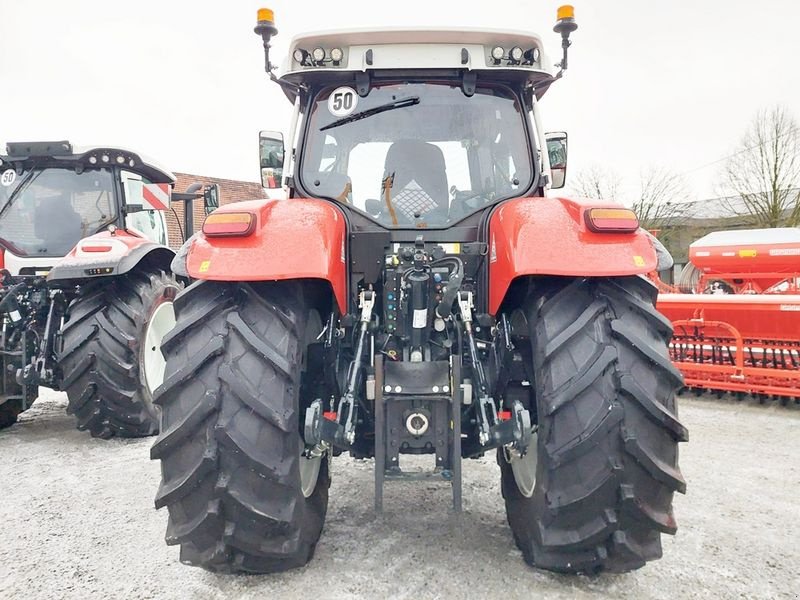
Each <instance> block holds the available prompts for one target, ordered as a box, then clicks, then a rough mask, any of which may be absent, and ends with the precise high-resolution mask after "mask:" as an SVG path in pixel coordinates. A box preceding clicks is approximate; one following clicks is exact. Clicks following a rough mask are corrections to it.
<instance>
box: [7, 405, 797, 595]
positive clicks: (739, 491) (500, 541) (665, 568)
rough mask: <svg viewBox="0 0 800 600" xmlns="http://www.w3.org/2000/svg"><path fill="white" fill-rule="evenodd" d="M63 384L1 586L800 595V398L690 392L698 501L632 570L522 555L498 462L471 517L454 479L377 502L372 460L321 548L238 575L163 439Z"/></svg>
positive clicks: (16, 452) (337, 509)
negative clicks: (179, 478) (764, 400)
mask: <svg viewBox="0 0 800 600" xmlns="http://www.w3.org/2000/svg"><path fill="white" fill-rule="evenodd" d="M65 406H66V400H65V398H64V397H63V395H62V394H58V393H55V392H48V393H46V394H45V395H43V396H42V397H41V398H40V399H39V400H38V401H37V403H36V404H35V405H34V407H33V408H32V409H31V410H30V411H28V412H27V413H25V414H24V415H23V418H22V419H21V421H20V423H18V424H17V425H15V426H13V427H11V428H9V429H7V430H4V431H2V432H0V482H2V483H0V490H2V491H0V522H2V527H0V565H2V567H0V597H1V598H55V597H57V598H87V597H104V598H116V597H123V596H124V597H126V598H159V599H161V598H225V597H235V598H264V597H272V596H277V597H285V598H337V599H338V598H373V597H394V598H415V599H416V598H467V597H471V598H485V597H492V598H494V597H501V596H502V597H504V598H530V597H534V596H539V597H542V596H544V597H547V598H588V597H592V598H595V597H613V598H637V599H638V598H669V599H673V598H687V597H693V598H734V597H736V598H754V597H764V598H798V597H800V596H799V594H800V573H799V572H798V569H797V565H798V564H800V409H799V408H798V407H789V408H781V407H778V406H769V407H767V406H758V405H755V404H748V403H744V404H737V403H735V402H734V401H732V400H731V401H726V400H722V401H719V400H712V399H706V398H703V399H699V400H696V399H694V398H686V399H685V400H684V401H683V404H682V405H681V418H682V420H683V422H684V423H686V425H687V426H688V427H689V430H690V434H691V442H690V443H689V444H685V445H683V446H682V455H681V467H682V469H683V473H684V476H685V478H686V480H687V482H688V486H689V492H688V495H687V496H680V495H678V496H677V497H676V501H675V512H676V516H677V519H678V523H679V530H678V535H677V536H676V537H674V538H673V537H670V536H665V537H664V558H663V559H661V560H660V561H656V562H654V563H650V564H649V565H648V566H647V567H645V568H643V569H640V570H639V571H636V572H634V573H630V574H626V575H603V576H599V577H593V578H590V577H569V576H561V575H555V574H551V573H547V572H544V571H538V570H536V569H532V568H530V567H528V566H527V565H525V564H524V563H523V562H522V557H521V554H520V553H519V552H518V551H517V550H516V548H515V546H514V543H513V540H512V539H511V534H510V531H509V529H508V526H507V525H506V522H505V513H504V509H503V502H502V498H501V496H500V490H499V472H498V469H497V466H496V465H495V464H494V460H493V458H484V459H481V460H478V461H466V462H465V464H464V479H465V481H464V502H465V512H464V514H463V515H462V516H461V518H460V519H457V518H456V517H454V516H453V515H450V514H448V511H447V508H448V506H449V504H448V503H449V500H450V495H449V487H447V486H444V485H441V484H428V483H422V484H420V483H415V484H414V483H408V484H407V483H394V482H393V483H390V484H389V487H388V489H387V490H386V500H385V508H386V514H385V516H384V517H383V518H376V517H375V515H374V513H373V510H372V501H373V492H372V463H371V462H368V461H364V462H355V461H352V460H351V459H349V458H345V457H341V458H339V459H337V460H336V461H334V481H333V485H332V487H331V501H330V505H329V510H328V519H327V522H326V525H325V531H324V532H323V535H322V539H321V541H320V543H319V545H318V547H317V555H316V558H315V559H314V560H313V561H312V562H311V564H310V565H309V566H307V567H305V568H303V569H300V570H296V571H293V572H290V573H286V574H280V575H275V576H247V577H244V576H222V575H214V574H211V573H207V572H205V571H202V570H201V569H196V568H190V567H186V566H183V565H181V564H180V563H179V562H178V550H177V548H175V547H167V546H166V545H165V544H164V542H163V537H164V531H165V527H166V519H167V515H166V512H164V511H160V512H156V511H155V510H154V509H153V496H154V494H155V491H156V488H157V487H158V481H159V471H158V469H159V466H158V463H157V462H154V461H150V460H149V449H150V444H151V443H152V439H143V440H112V441H102V440H93V439H91V438H90V437H89V436H88V435H87V434H84V433H80V432H78V431H76V430H75V429H74V426H73V421H72V417H69V416H67V415H66V414H65V412H64V408H65Z"/></svg>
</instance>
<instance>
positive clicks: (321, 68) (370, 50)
mask: <svg viewBox="0 0 800 600" xmlns="http://www.w3.org/2000/svg"><path fill="white" fill-rule="evenodd" d="M497 47H499V48H502V49H503V51H504V52H503V53H504V58H503V59H502V60H499V61H498V60H496V59H494V58H493V57H492V50H493V49H494V48H497ZM515 47H519V48H521V49H522V50H523V52H524V53H525V58H523V59H522V60H520V61H514V60H511V59H510V57H509V51H510V50H511V49H512V48H515ZM317 48H321V49H322V50H324V52H325V59H324V60H323V61H321V62H320V61H316V60H314V58H313V51H314V50H315V49H317ZM334 48H338V49H339V50H340V51H341V52H342V58H341V60H340V61H336V62H334V61H333V60H332V58H331V50H333V49H334ZM297 50H300V51H301V52H300V53H298V54H303V57H304V58H303V61H302V62H301V61H298V60H297V58H298V57H297V56H295V54H296V51H297ZM387 69H388V70H391V69H403V70H408V69H461V70H467V71H476V70H477V71H486V72H493V73H497V74H498V75H499V74H500V73H502V72H505V73H507V74H510V73H513V74H514V75H515V77H517V78H518V77H519V76H523V77H525V76H527V77H526V78H528V79H530V80H539V79H546V78H552V77H553V75H554V68H553V65H552V63H551V62H550V60H549V58H548V57H547V55H546V54H545V52H544V44H543V43H542V39H541V38H540V37H539V36H538V35H536V34H533V33H530V32H525V31H515V30H499V29H498V30H495V29H456V28H425V27H416V28H409V27H400V28H394V27H392V28H381V29H347V30H335V31H323V32H316V33H304V34H301V35H297V36H295V37H294V38H293V39H292V41H291V43H290V45H289V52H288V55H287V56H286V59H285V62H284V68H283V75H282V77H283V78H285V79H286V80H288V81H294V82H299V81H302V80H304V79H307V78H309V76H310V75H311V74H312V73H321V72H324V73H328V74H331V73H335V72H337V71H346V72H359V71H360V72H364V71H367V70H387Z"/></svg>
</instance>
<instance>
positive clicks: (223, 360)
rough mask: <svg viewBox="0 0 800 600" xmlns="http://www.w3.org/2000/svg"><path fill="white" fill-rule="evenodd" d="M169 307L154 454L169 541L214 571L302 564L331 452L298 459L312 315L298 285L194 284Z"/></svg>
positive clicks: (184, 556)
mask: <svg viewBox="0 0 800 600" xmlns="http://www.w3.org/2000/svg"><path fill="white" fill-rule="evenodd" d="M175 309H176V314H177V325H176V326H175V329H174V330H173V331H172V332H171V333H170V334H169V335H168V336H167V338H166V339H165V340H164V343H163V351H164V355H165V356H166V358H167V370H166V379H165V381H164V384H163V385H162V387H161V388H160V389H159V390H158V392H157V394H156V404H158V405H160V406H161V410H162V432H161V435H160V436H159V438H158V439H157V440H156V443H155V444H154V446H153V449H152V452H151V457H152V458H154V459H160V460H161V474H162V480H161V486H160V488H159V490H158V493H157V495H156V500H155V504H156V508H161V507H163V506H166V507H168V509H169V522H168V526H167V534H166V541H167V544H170V545H173V544H180V546H181V552H180V558H181V562H183V563H185V564H189V565H195V566H200V567H203V568H205V569H208V570H210V571H218V572H247V573H270V572H276V571H284V570H286V569H291V568H294V567H300V566H303V565H304V564H306V563H307V562H308V561H309V560H310V559H311V557H312V556H313V554H314V549H315V547H316V544H317V541H318V540H319V537H320V535H321V533H322V527H323V524H324V520H325V513H326V511H327V506H328V487H329V485H330V477H329V471H328V460H327V457H323V458H322V459H317V461H316V463H312V461H310V460H309V459H307V458H305V457H303V456H301V453H302V452H303V450H304V448H305V444H304V441H303V438H302V436H301V434H300V417H301V415H300V410H301V409H300V405H301V397H302V396H303V395H304V392H303V389H301V381H303V380H304V377H303V371H304V366H305V359H306V356H307V347H308V343H310V341H312V340H313V339H314V338H315V337H316V335H317V334H318V333H319V330H320V329H321V325H320V324H319V317H318V316H315V315H316V313H315V312H314V311H313V310H312V307H311V306H310V303H309V302H308V299H307V298H306V297H305V296H304V287H303V286H302V285H301V284H299V283H296V282H279V283H264V284H252V285H251V284H226V283H216V282H210V281H201V282H197V283H195V284H194V285H192V286H190V287H189V288H187V289H186V290H185V291H184V292H183V293H182V294H180V295H179V296H178V298H177V299H176V301H175ZM304 461H306V462H304Z"/></svg>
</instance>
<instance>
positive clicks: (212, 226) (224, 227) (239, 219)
mask: <svg viewBox="0 0 800 600" xmlns="http://www.w3.org/2000/svg"><path fill="white" fill-rule="evenodd" d="M255 224H256V216H255V215H254V214H253V213H249V212H224V213H212V214H210V215H208V217H206V220H205V223H203V233H204V234H206V235H208V236H211V237H215V236H216V237H224V236H244V235H250V234H251V233H252V232H253V228H254V227H255Z"/></svg>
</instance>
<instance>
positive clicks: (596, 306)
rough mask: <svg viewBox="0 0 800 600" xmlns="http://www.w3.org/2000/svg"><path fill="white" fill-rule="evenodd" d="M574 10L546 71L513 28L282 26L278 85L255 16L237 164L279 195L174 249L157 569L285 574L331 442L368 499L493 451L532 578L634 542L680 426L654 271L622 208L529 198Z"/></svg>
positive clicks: (633, 560) (560, 176)
mask: <svg viewBox="0 0 800 600" xmlns="http://www.w3.org/2000/svg"><path fill="white" fill-rule="evenodd" d="M576 27H577V26H576V24H575V21H574V19H573V15H572V7H562V8H561V9H559V19H558V23H557V25H556V27H555V31H556V32H558V33H560V34H561V38H562V48H563V58H562V60H561V63H560V67H561V70H560V71H558V72H556V71H555V69H553V67H552V66H551V63H550V62H549V60H548V59H547V57H546V56H545V54H544V50H543V47H542V40H541V39H540V38H539V37H537V36H535V35H532V34H528V33H521V32H506V31H482V30H481V31H478V30H431V29H422V30H400V29H389V30H381V31H349V32H345V31H340V32H331V33H323V34H314V35H306V36H299V37H296V38H295V39H294V40H293V41H292V42H291V46H290V51H289V58H288V61H287V63H286V68H285V69H284V73H283V75H282V76H281V77H280V78H278V77H277V76H275V75H273V72H272V71H273V69H272V65H271V63H270V59H269V44H270V39H271V36H272V35H274V34H275V33H276V29H275V25H274V21H273V17H272V11H269V10H261V11H259V18H258V25H257V27H256V32H257V33H258V34H260V35H261V36H262V39H263V42H264V48H265V54H266V70H267V73H268V74H269V75H270V77H271V78H272V79H273V80H274V81H276V82H277V83H278V85H279V86H280V87H281V89H282V90H283V92H284V93H285V95H286V96H287V97H288V98H289V100H290V101H291V102H292V104H293V105H294V115H293V118H292V121H291V126H290V128H289V140H288V148H287V151H286V152H284V144H283V140H282V137H281V136H280V135H279V134H269V133H265V134H262V137H261V170H262V176H263V178H264V181H265V185H272V186H276V185H281V184H283V186H284V187H285V189H286V191H287V196H288V197H287V198H286V199H282V200H259V201H251V202H243V203H239V204H232V205H228V206H225V207H222V208H220V209H218V210H216V211H215V212H214V213H212V214H211V215H210V216H209V217H208V218H207V220H206V221H205V224H204V225H203V231H202V234H199V235H197V236H195V237H194V238H193V239H191V240H190V241H189V242H187V243H186V244H185V245H184V247H183V248H182V250H181V252H180V253H179V259H177V260H176V261H175V263H174V268H176V270H177V271H178V272H180V273H181V274H183V275H185V276H187V277H191V278H193V279H196V280H199V281H196V282H195V283H194V284H193V285H191V286H190V287H188V288H187V289H186V290H184V291H183V292H182V293H181V294H180V295H179V296H178V297H177V298H176V301H175V310H176V318H177V323H176V326H175V328H174V329H173V330H172V332H171V333H169V334H168V335H167V337H166V338H165V339H164V343H163V346H162V349H163V351H164V355H165V357H166V361H167V366H166V374H165V380H164V383H163V385H162V386H161V387H160V388H159V389H158V390H157V392H156V397H155V402H156V404H158V405H159V406H160V407H161V410H162V431H161V435H160V437H159V438H158V439H157V441H156V443H155V445H154V446H153V449H152V456H153V458H156V459H160V460H161V472H162V482H161V487H160V489H159V491H158V493H157V496H156V506H157V507H164V506H166V507H168V509H169V525H168V528H167V536H166V539H167V543H168V544H180V547H181V561H182V562H184V563H186V564H191V565H198V566H201V567H204V568H206V569H209V570H212V571H223V572H249V573H264V572H273V571H280V570H284V569H289V568H292V567H298V566H301V565H303V564H305V563H306V562H307V561H309V560H310V559H311V557H312V555H313V553H314V548H315V545H316V544H317V541H318V540H319V537H320V534H321V532H322V529H323V523H324V520H325V512H326V508H327V504H328V487H329V485H330V481H331V457H332V456H338V455H340V454H342V453H345V452H346V453H349V454H350V455H351V456H353V457H356V458H374V461H375V504H376V509H377V510H381V507H382V499H383V492H384V484H385V483H386V482H389V481H393V480H397V479H404V478H426V480H428V481H430V480H431V478H439V479H441V480H443V481H446V482H448V483H450V484H451V486H452V493H453V504H454V509H455V510H456V511H458V510H460V508H461V464H462V458H473V457H479V456H482V455H484V454H485V453H487V452H494V453H496V456H497V462H498V464H499V467H500V485H501V487H502V493H503V496H504V498H505V503H506V509H507V514H508V522H509V525H510V526H511V530H512V532H513V535H514V539H515V541H516V543H517V546H518V547H519V548H520V550H521V551H522V553H523V555H524V557H525V560H526V561H527V562H528V563H530V564H532V565H535V566H537V567H540V568H544V569H551V570H555V571H561V572H569V573H578V572H598V571H602V570H607V571H616V572H619V571H628V570H631V569H636V568H638V567H641V566H643V565H644V564H645V562H646V561H648V560H653V559H656V558H658V557H660V556H661V540H660V536H661V534H662V533H669V534H672V533H675V529H676V524H675V519H674V517H673V511H672V496H673V493H674V492H675V491H676V490H677V491H679V492H683V491H684V490H685V487H686V484H685V482H684V480H683V478H682V476H681V473H680V470H679V468H678V449H677V446H678V442H680V441H685V440H686V439H687V431H686V428H685V427H684V426H683V425H681V423H680V422H679V421H678V419H677V413H676V406H675V390H676V389H677V388H678V387H679V386H680V385H681V376H680V374H679V373H678V371H677V370H676V369H675V368H674V367H673V366H672V363H671V362H670V360H669V354H668V351H667V344H668V342H669V339H670V336H671V334H672V327H671V325H670V322H669V321H668V320H667V319H665V318H664V317H663V316H661V315H660V314H659V313H658V312H657V311H656V309H655V308H654V302H655V299H656V288H655V287H654V286H653V285H652V284H651V283H650V282H649V281H648V280H647V279H646V278H645V277H643V275H644V274H646V273H648V272H649V271H652V270H653V269H655V268H656V267H657V266H658V267H659V268H665V265H659V264H658V262H659V259H658V256H657V253H656V250H655V249H654V246H653V243H652V242H651V240H650V238H649V237H648V236H647V235H646V234H645V233H644V232H643V231H641V230H640V229H639V224H638V221H637V219H636V216H635V215H634V214H633V213H632V212H631V211H629V210H626V209H624V208H622V207H620V206H617V205H614V204H610V203H608V202H603V201H588V200H578V199H572V198H566V197H548V194H547V192H548V190H549V189H551V188H557V187H560V186H562V185H563V183H564V175H565V170H566V135H565V134H563V133H560V134H554V135H546V134H545V132H544V129H543V127H542V119H541V116H540V112H539V103H540V100H541V98H542V96H543V95H544V94H545V92H546V91H547V89H548V88H549V87H550V85H552V84H553V83H554V82H555V81H556V80H557V79H558V78H559V77H560V76H561V73H562V72H563V69H565V68H566V66H567V48H568V46H569V43H570V42H569V34H570V33H571V32H572V31H574V30H575V28H576ZM669 260H671V259H669V257H668V256H662V261H664V262H668V261H669ZM407 454H417V455H429V456H430V457H431V463H432V466H431V469H430V471H428V472H414V471H409V470H408V469H405V470H404V469H403V466H402V465H401V458H402V457H403V456H404V455H407Z"/></svg>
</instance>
